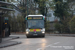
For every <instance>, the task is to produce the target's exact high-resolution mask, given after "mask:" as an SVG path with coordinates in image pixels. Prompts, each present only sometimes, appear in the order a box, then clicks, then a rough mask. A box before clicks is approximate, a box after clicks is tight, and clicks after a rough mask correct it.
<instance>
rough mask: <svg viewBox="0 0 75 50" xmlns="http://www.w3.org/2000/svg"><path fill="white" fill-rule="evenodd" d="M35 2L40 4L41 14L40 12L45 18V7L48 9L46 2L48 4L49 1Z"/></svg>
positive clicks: (37, 0)
mask: <svg viewBox="0 0 75 50" xmlns="http://www.w3.org/2000/svg"><path fill="white" fill-rule="evenodd" d="M34 1H35V2H36V3H38V4H39V12H40V13H41V14H42V15H45V16H46V14H45V7H46V4H45V2H46V1H47V0H34Z"/></svg>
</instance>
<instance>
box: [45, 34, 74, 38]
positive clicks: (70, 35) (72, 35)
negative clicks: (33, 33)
mask: <svg viewBox="0 0 75 50" xmlns="http://www.w3.org/2000/svg"><path fill="white" fill-rule="evenodd" d="M46 35H48V36H69V37H75V34H46Z"/></svg>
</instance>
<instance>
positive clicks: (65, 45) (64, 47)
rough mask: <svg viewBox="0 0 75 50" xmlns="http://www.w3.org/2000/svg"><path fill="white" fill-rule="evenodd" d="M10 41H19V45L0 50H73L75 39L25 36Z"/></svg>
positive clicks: (74, 48) (0, 49) (74, 49)
mask: <svg viewBox="0 0 75 50" xmlns="http://www.w3.org/2000/svg"><path fill="white" fill-rule="evenodd" d="M12 36H19V37H20V38H19V39H14V40H11V41H21V42H22V43H21V44H18V45H14V46H10V47H6V48H0V50H75V37H65V36H46V37H45V38H26V36H25V35H12Z"/></svg>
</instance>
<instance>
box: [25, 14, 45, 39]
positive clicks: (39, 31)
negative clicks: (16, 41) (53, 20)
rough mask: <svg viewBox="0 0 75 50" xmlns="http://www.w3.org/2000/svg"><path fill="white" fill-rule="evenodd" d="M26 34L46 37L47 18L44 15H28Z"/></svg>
mask: <svg viewBox="0 0 75 50" xmlns="http://www.w3.org/2000/svg"><path fill="white" fill-rule="evenodd" d="M25 19H26V36H27V38H29V37H31V36H41V37H45V24H44V21H45V18H44V16H43V15H28V16H27V17H26V18H25Z"/></svg>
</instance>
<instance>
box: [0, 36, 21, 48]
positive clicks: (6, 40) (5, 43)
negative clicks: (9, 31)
mask: <svg viewBox="0 0 75 50" xmlns="http://www.w3.org/2000/svg"><path fill="white" fill-rule="evenodd" d="M17 38H19V37H17V36H10V37H7V38H3V39H2V43H0V48H4V47H8V46H12V45H17V44H20V43H21V42H18V41H11V40H13V39H17Z"/></svg>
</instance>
